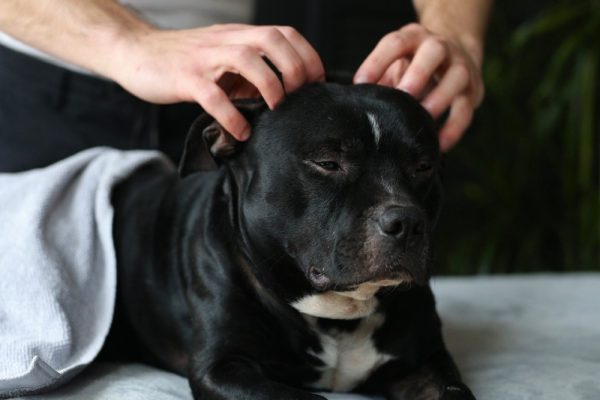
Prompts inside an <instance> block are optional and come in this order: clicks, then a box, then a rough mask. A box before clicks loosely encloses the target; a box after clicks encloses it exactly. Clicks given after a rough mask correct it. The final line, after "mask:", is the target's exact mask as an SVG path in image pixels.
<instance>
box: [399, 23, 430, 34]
mask: <svg viewBox="0 0 600 400" xmlns="http://www.w3.org/2000/svg"><path fill="white" fill-rule="evenodd" d="M401 30H404V31H407V32H422V31H424V30H425V28H424V27H423V25H421V24H419V23H417V22H411V23H410V24H407V25H405V26H404V28H402V29H401Z"/></svg>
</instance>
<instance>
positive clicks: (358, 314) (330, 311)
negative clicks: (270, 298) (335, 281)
mask: <svg viewBox="0 0 600 400" xmlns="http://www.w3.org/2000/svg"><path fill="white" fill-rule="evenodd" d="M377 304H378V301H377V299H376V298H375V297H372V296H371V297H370V298H368V299H365V300H357V299H354V298H352V297H349V296H347V295H342V294H340V293H338V292H325V293H320V294H313V295H310V296H306V297H303V298H301V299H300V300H297V301H295V302H293V303H292V307H294V308H295V309H296V310H298V311H300V312H301V313H302V314H306V315H310V316H312V317H319V318H331V319H356V318H364V317H367V316H369V315H371V314H373V312H374V311H375V308H377Z"/></svg>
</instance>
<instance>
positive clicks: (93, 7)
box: [0, 0, 151, 77]
mask: <svg viewBox="0 0 600 400" xmlns="http://www.w3.org/2000/svg"><path fill="white" fill-rule="evenodd" d="M150 29H151V26H150V25H149V24H147V23H146V22H144V21H143V20H142V19H140V18H139V17H138V16H136V15H135V14H134V13H133V12H132V11H131V10H129V9H127V8H126V7H124V6H122V5H120V4H118V3H117V2H116V1H113V0H85V1H81V0H60V1H59V0H2V1H0V30H2V31H4V32H6V33H8V34H9V35H11V36H13V37H15V38H17V39H19V40H21V41H23V42H25V43H27V44H29V45H30V46H33V47H35V48H38V49H40V50H42V51H44V52H46V53H49V54H52V55H54V56H55V57H58V58H60V59H62V60H65V61H68V62H71V63H73V64H76V65H79V66H81V67H84V68H87V69H89V70H92V71H94V72H96V73H98V74H100V75H104V76H108V77H110V75H111V65H113V64H114V63H115V62H118V61H119V54H120V53H119V52H120V51H121V50H122V49H123V47H124V44H125V43H126V42H128V41H132V40H135V39H136V37H138V36H139V35H143V33H144V32H146V31H148V30H150Z"/></svg>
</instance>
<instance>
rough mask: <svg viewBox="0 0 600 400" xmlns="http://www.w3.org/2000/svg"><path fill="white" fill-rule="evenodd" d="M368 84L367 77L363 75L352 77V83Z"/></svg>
mask: <svg viewBox="0 0 600 400" xmlns="http://www.w3.org/2000/svg"><path fill="white" fill-rule="evenodd" d="M367 82H369V77H368V76H367V75H365V74H359V75H356V76H355V77H354V83H358V84H360V83H367Z"/></svg>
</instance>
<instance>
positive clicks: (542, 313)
mask: <svg viewBox="0 0 600 400" xmlns="http://www.w3.org/2000/svg"><path fill="white" fill-rule="evenodd" d="M433 289H434V292H435V293H436V296H437V300H438V309H439V311H440V314H441V316H442V320H443V321H444V334H445V337H446V340H447V343H448V346H449V348H450V351H451V352H452V353H453V354H454V356H455V359H456V361H457V363H458V364H459V366H460V368H461V370H462V372H463V375H464V378H465V380H466V381H467V383H468V384H469V385H470V387H471V388H472V389H473V391H474V392H475V394H476V396H477V398H478V399H480V400H538V399H539V400H598V399H600V307H599V304H600V274H572V275H519V276H511V277H486V278H437V279H435V280H434V281H433ZM326 396H327V397H328V398H329V399H331V400H360V399H364V397H359V396H354V395H347V394H328V395H326ZM31 399H32V400H34V399H35V400H58V399H61V400H63V399H64V400H114V399H123V400H137V399H140V400H141V399H144V400H170V399H180V400H186V399H187V400H189V399H191V394H190V391H189V387H188V384H187V381H186V380H185V379H184V378H182V377H179V376H176V375H172V374H169V373H167V372H162V371H159V370H156V369H153V368H150V367H146V366H141V365H108V364H101V365H92V367H91V368H90V369H89V370H87V371H85V372H84V373H83V374H82V375H81V376H80V377H78V378H77V379H75V380H74V381H73V382H72V383H71V384H69V385H67V386H65V387H63V388H61V389H59V390H57V391H56V392H54V393H53V394H49V395H40V396H34V397H32V398H31Z"/></svg>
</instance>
